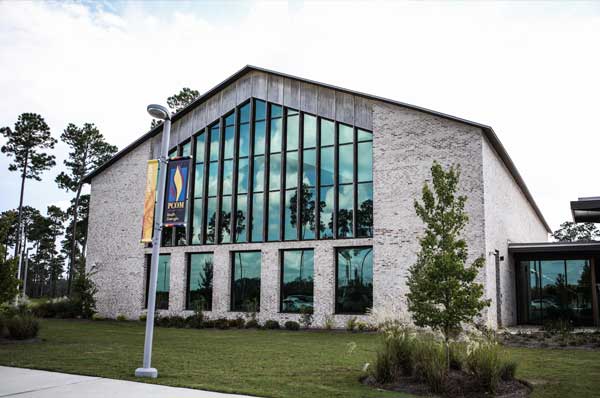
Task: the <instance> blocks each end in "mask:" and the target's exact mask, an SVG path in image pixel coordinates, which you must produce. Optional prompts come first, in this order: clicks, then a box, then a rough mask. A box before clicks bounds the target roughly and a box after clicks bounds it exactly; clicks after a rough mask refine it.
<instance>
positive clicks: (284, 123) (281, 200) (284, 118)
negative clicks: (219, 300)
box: [279, 107, 287, 241]
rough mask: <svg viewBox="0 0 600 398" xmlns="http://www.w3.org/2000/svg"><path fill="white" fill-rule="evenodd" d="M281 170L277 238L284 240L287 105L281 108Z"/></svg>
mask: <svg viewBox="0 0 600 398" xmlns="http://www.w3.org/2000/svg"><path fill="white" fill-rule="evenodd" d="M280 155H281V170H280V172H279V187H280V190H279V192H280V198H279V204H280V205H279V240H280V241H284V240H285V192H286V188H287V187H286V185H285V176H286V174H287V107H283V109H282V110H281V154H280Z"/></svg>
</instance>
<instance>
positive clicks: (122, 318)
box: [115, 314, 127, 322]
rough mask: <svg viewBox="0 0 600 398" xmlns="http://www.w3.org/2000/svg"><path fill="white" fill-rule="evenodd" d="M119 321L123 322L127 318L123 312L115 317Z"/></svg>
mask: <svg viewBox="0 0 600 398" xmlns="http://www.w3.org/2000/svg"><path fill="white" fill-rule="evenodd" d="M115 319H116V320H117V321H119V322H123V321H126V320H127V317H126V316H125V315H123V314H118V315H117V317H116V318H115Z"/></svg>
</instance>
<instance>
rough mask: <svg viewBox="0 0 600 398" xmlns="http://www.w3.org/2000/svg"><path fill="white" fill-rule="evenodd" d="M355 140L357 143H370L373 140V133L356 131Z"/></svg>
mask: <svg viewBox="0 0 600 398" xmlns="http://www.w3.org/2000/svg"><path fill="white" fill-rule="evenodd" d="M357 139H358V141H371V140H373V133H371V132H370V131H366V130H362V129H357Z"/></svg>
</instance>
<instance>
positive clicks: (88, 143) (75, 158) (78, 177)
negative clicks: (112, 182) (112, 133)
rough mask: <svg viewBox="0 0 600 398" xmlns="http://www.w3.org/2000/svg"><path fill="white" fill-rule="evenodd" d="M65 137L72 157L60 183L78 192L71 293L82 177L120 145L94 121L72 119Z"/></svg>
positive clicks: (61, 187)
mask: <svg viewBox="0 0 600 398" xmlns="http://www.w3.org/2000/svg"><path fill="white" fill-rule="evenodd" d="M60 138H61V141H62V142H64V143H65V144H67V145H68V146H69V149H70V152H69V157H68V158H67V159H66V160H65V161H64V164H65V166H66V168H67V171H66V172H64V171H63V172H62V173H60V174H59V175H58V176H57V177H56V183H57V184H58V187H59V188H60V189H64V190H66V191H70V192H74V193H75V206H74V212H73V215H72V217H73V224H72V228H73V232H72V233H71V236H72V239H73V241H72V242H71V253H70V255H69V259H70V261H69V281H68V284H67V291H68V292H69V293H70V290H71V280H72V279H73V270H74V265H75V254H76V253H75V251H76V249H75V246H76V242H75V237H76V236H77V212H78V209H79V199H80V197H81V189H82V180H83V177H85V176H86V175H87V174H89V173H90V172H92V170H94V169H95V168H97V167H99V166H100V165H101V164H103V163H104V162H106V161H107V160H108V159H110V158H111V157H112V156H113V155H114V154H115V153H116V152H117V147H116V146H114V145H110V144H109V143H107V142H106V141H105V139H104V136H103V135H102V134H101V133H100V131H99V130H98V128H97V127H96V126H94V125H93V124H90V123H85V124H84V125H83V127H81V128H79V127H77V126H76V125H74V124H72V123H70V124H69V125H68V126H67V128H66V129H65V131H64V132H63V133H62V134H61V136H60Z"/></svg>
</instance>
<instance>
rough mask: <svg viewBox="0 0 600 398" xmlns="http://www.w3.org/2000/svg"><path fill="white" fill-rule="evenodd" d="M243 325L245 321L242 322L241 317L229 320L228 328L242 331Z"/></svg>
mask: <svg viewBox="0 0 600 398" xmlns="http://www.w3.org/2000/svg"><path fill="white" fill-rule="evenodd" d="M245 324H246V321H244V318H242V317H237V318H236V319H230V320H229V327H230V328H236V329H243V328H244V325H245Z"/></svg>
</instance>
